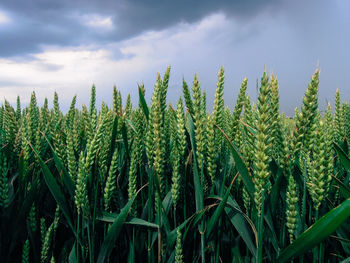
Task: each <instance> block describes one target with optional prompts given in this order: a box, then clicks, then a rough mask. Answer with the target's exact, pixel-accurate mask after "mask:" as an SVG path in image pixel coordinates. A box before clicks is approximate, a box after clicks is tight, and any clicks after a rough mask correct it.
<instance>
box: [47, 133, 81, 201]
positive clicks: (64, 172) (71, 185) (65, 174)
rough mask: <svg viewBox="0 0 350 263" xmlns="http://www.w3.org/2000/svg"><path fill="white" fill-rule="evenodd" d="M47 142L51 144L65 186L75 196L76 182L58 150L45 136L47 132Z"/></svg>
mask: <svg viewBox="0 0 350 263" xmlns="http://www.w3.org/2000/svg"><path fill="white" fill-rule="evenodd" d="M43 136H44V138H45V140H46V142H47V144H48V145H49V147H50V149H51V152H52V155H53V159H54V161H55V165H56V167H57V170H58V171H59V173H60V175H61V177H62V179H63V183H64V185H65V187H66V188H67V190H68V193H69V195H70V196H71V197H72V198H74V195H75V191H74V189H75V187H74V183H73V181H72V177H71V176H70V175H69V173H68V171H67V169H66V167H64V164H63V162H62V161H61V159H60V158H59V157H58V156H57V154H56V151H55V149H54V147H53V146H52V144H51V143H50V141H49V140H48V138H47V137H46V136H45V134H43Z"/></svg>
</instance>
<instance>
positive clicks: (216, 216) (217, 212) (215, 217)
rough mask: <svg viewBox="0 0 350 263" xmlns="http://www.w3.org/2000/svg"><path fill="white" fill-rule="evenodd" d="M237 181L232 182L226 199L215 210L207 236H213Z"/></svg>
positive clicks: (208, 226)
mask: <svg viewBox="0 0 350 263" xmlns="http://www.w3.org/2000/svg"><path fill="white" fill-rule="evenodd" d="M234 181H235V178H234V179H233V180H232V182H231V184H230V186H229V187H228V188H227V190H226V193H225V196H224V198H223V199H222V200H221V202H220V204H219V205H218V207H217V208H216V209H215V212H214V214H213V215H212V216H211V218H210V219H209V222H208V225H207V230H206V232H205V234H206V236H207V237H209V235H210V234H211V232H212V230H213V229H214V227H215V225H216V223H217V221H218V219H219V217H220V216H221V214H222V212H223V211H224V208H225V206H226V202H227V199H228V197H229V195H230V191H231V189H232V186H233V183H234Z"/></svg>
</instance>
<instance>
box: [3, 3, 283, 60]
mask: <svg viewBox="0 0 350 263" xmlns="http://www.w3.org/2000/svg"><path fill="white" fill-rule="evenodd" d="M285 6H286V1H285V0H268V1H261V0H252V1H245V0H239V1H230V0H227V1H210V0H207V1H197V0H190V1H188V0H187V1H186V0H180V1H161V0H146V1H141V0H132V1H126V0H122V1H112V0H78V1H70V0H62V1H47V0H42V1H27V0H20V1H10V0H5V1H2V2H1V3H0V11H2V12H4V13H5V15H7V16H8V17H9V20H10V22H9V23H8V26H6V27H1V24H0V34H1V45H0V56H3V57H8V56H17V55H22V54H26V53H34V52H38V51H40V50H41V49H42V47H43V46H45V45H63V46H68V45H69V46H78V45H81V44H84V45H88V44H91V43H108V42H110V41H120V40H123V39H127V38H130V37H133V36H136V35H138V34H140V33H143V32H145V31H156V30H162V29H165V28H168V27H170V26H172V25H175V24H177V23H193V22H196V21H199V20H201V19H203V18H204V17H205V16H208V15H211V14H214V13H218V12H220V13H223V14H225V15H226V16H228V17H230V18H233V19H235V20H236V21H239V22H242V23H244V22H246V21H249V19H251V18H252V17H255V16H256V15H257V14H260V13H263V12H270V14H271V15H276V14H278V12H280V11H281V10H283V9H284V8H285ZM108 21H109V23H110V28H109V29H106V30H104V29H103V23H105V24H106V23H108ZM99 23H100V24H99Z"/></svg>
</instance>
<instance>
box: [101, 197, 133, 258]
mask: <svg viewBox="0 0 350 263" xmlns="http://www.w3.org/2000/svg"><path fill="white" fill-rule="evenodd" d="M139 191H140V190H139ZM136 195H137V194H136ZM136 195H134V196H133V197H132V198H131V199H130V200H129V201H128V202H127V203H126V205H125V206H124V207H123V208H122V210H121V211H120V214H119V215H118V216H117V217H116V218H115V220H114V222H113V224H112V226H111V228H110V229H109V231H108V233H107V236H106V237H105V239H104V240H103V243H102V246H101V249H100V253H99V255H98V259H97V262H98V263H103V262H105V261H106V260H107V259H108V257H109V255H110V254H111V252H112V249H113V248H114V245H115V242H116V241H117V238H118V236H119V234H120V231H121V230H122V227H123V225H124V223H125V221H126V218H127V216H128V214H129V212H130V210H131V206H132V204H133V202H134V200H135V198H136Z"/></svg>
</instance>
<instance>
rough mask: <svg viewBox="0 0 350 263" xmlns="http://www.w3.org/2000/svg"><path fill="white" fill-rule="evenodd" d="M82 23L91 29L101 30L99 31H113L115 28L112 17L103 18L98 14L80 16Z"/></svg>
mask: <svg viewBox="0 0 350 263" xmlns="http://www.w3.org/2000/svg"><path fill="white" fill-rule="evenodd" d="M78 19H79V20H80V22H81V23H82V24H83V25H85V26H88V27H90V28H94V29H99V30H101V29H102V30H107V31H109V30H112V29H113V28H114V25H113V21H112V17H110V16H107V17H106V16H101V15H97V14H88V15H82V16H78Z"/></svg>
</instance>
